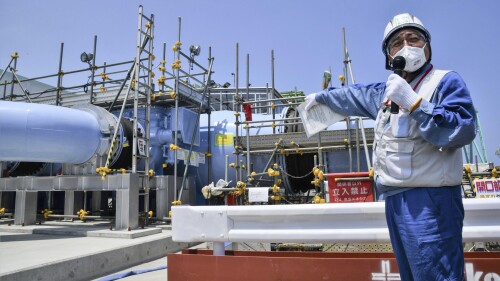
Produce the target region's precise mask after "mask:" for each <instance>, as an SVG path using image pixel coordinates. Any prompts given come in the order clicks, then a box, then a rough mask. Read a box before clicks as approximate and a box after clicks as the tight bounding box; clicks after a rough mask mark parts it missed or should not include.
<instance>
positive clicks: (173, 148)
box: [170, 143, 180, 150]
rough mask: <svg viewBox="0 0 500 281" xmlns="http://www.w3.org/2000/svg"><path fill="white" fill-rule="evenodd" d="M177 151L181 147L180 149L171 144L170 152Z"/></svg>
mask: <svg viewBox="0 0 500 281" xmlns="http://www.w3.org/2000/svg"><path fill="white" fill-rule="evenodd" d="M177 149H180V147H178V146H177V145H175V144H173V143H171V144H170V150H177Z"/></svg>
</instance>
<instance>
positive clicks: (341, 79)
mask: <svg viewBox="0 0 500 281" xmlns="http://www.w3.org/2000/svg"><path fill="white" fill-rule="evenodd" d="M339 80H340V82H342V83H343V82H344V81H345V77H344V75H339Z"/></svg>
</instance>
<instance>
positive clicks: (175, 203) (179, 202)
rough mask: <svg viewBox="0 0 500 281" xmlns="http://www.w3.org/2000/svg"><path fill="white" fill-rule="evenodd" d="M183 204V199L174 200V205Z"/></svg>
mask: <svg viewBox="0 0 500 281" xmlns="http://www.w3.org/2000/svg"><path fill="white" fill-rule="evenodd" d="M181 204H182V202H181V200H176V201H172V205H174V206H178V205H181Z"/></svg>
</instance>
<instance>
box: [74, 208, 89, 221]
mask: <svg viewBox="0 0 500 281" xmlns="http://www.w3.org/2000/svg"><path fill="white" fill-rule="evenodd" d="M88 213H89V212H87V211H85V210H84V209H80V211H78V212H76V214H77V215H78V216H79V217H80V220H82V221H83V220H85V216H86V215H87V214H88Z"/></svg>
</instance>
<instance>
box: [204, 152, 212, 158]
mask: <svg viewBox="0 0 500 281" xmlns="http://www.w3.org/2000/svg"><path fill="white" fill-rule="evenodd" d="M212 156H213V154H212V153H208V152H205V157H212Z"/></svg>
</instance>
